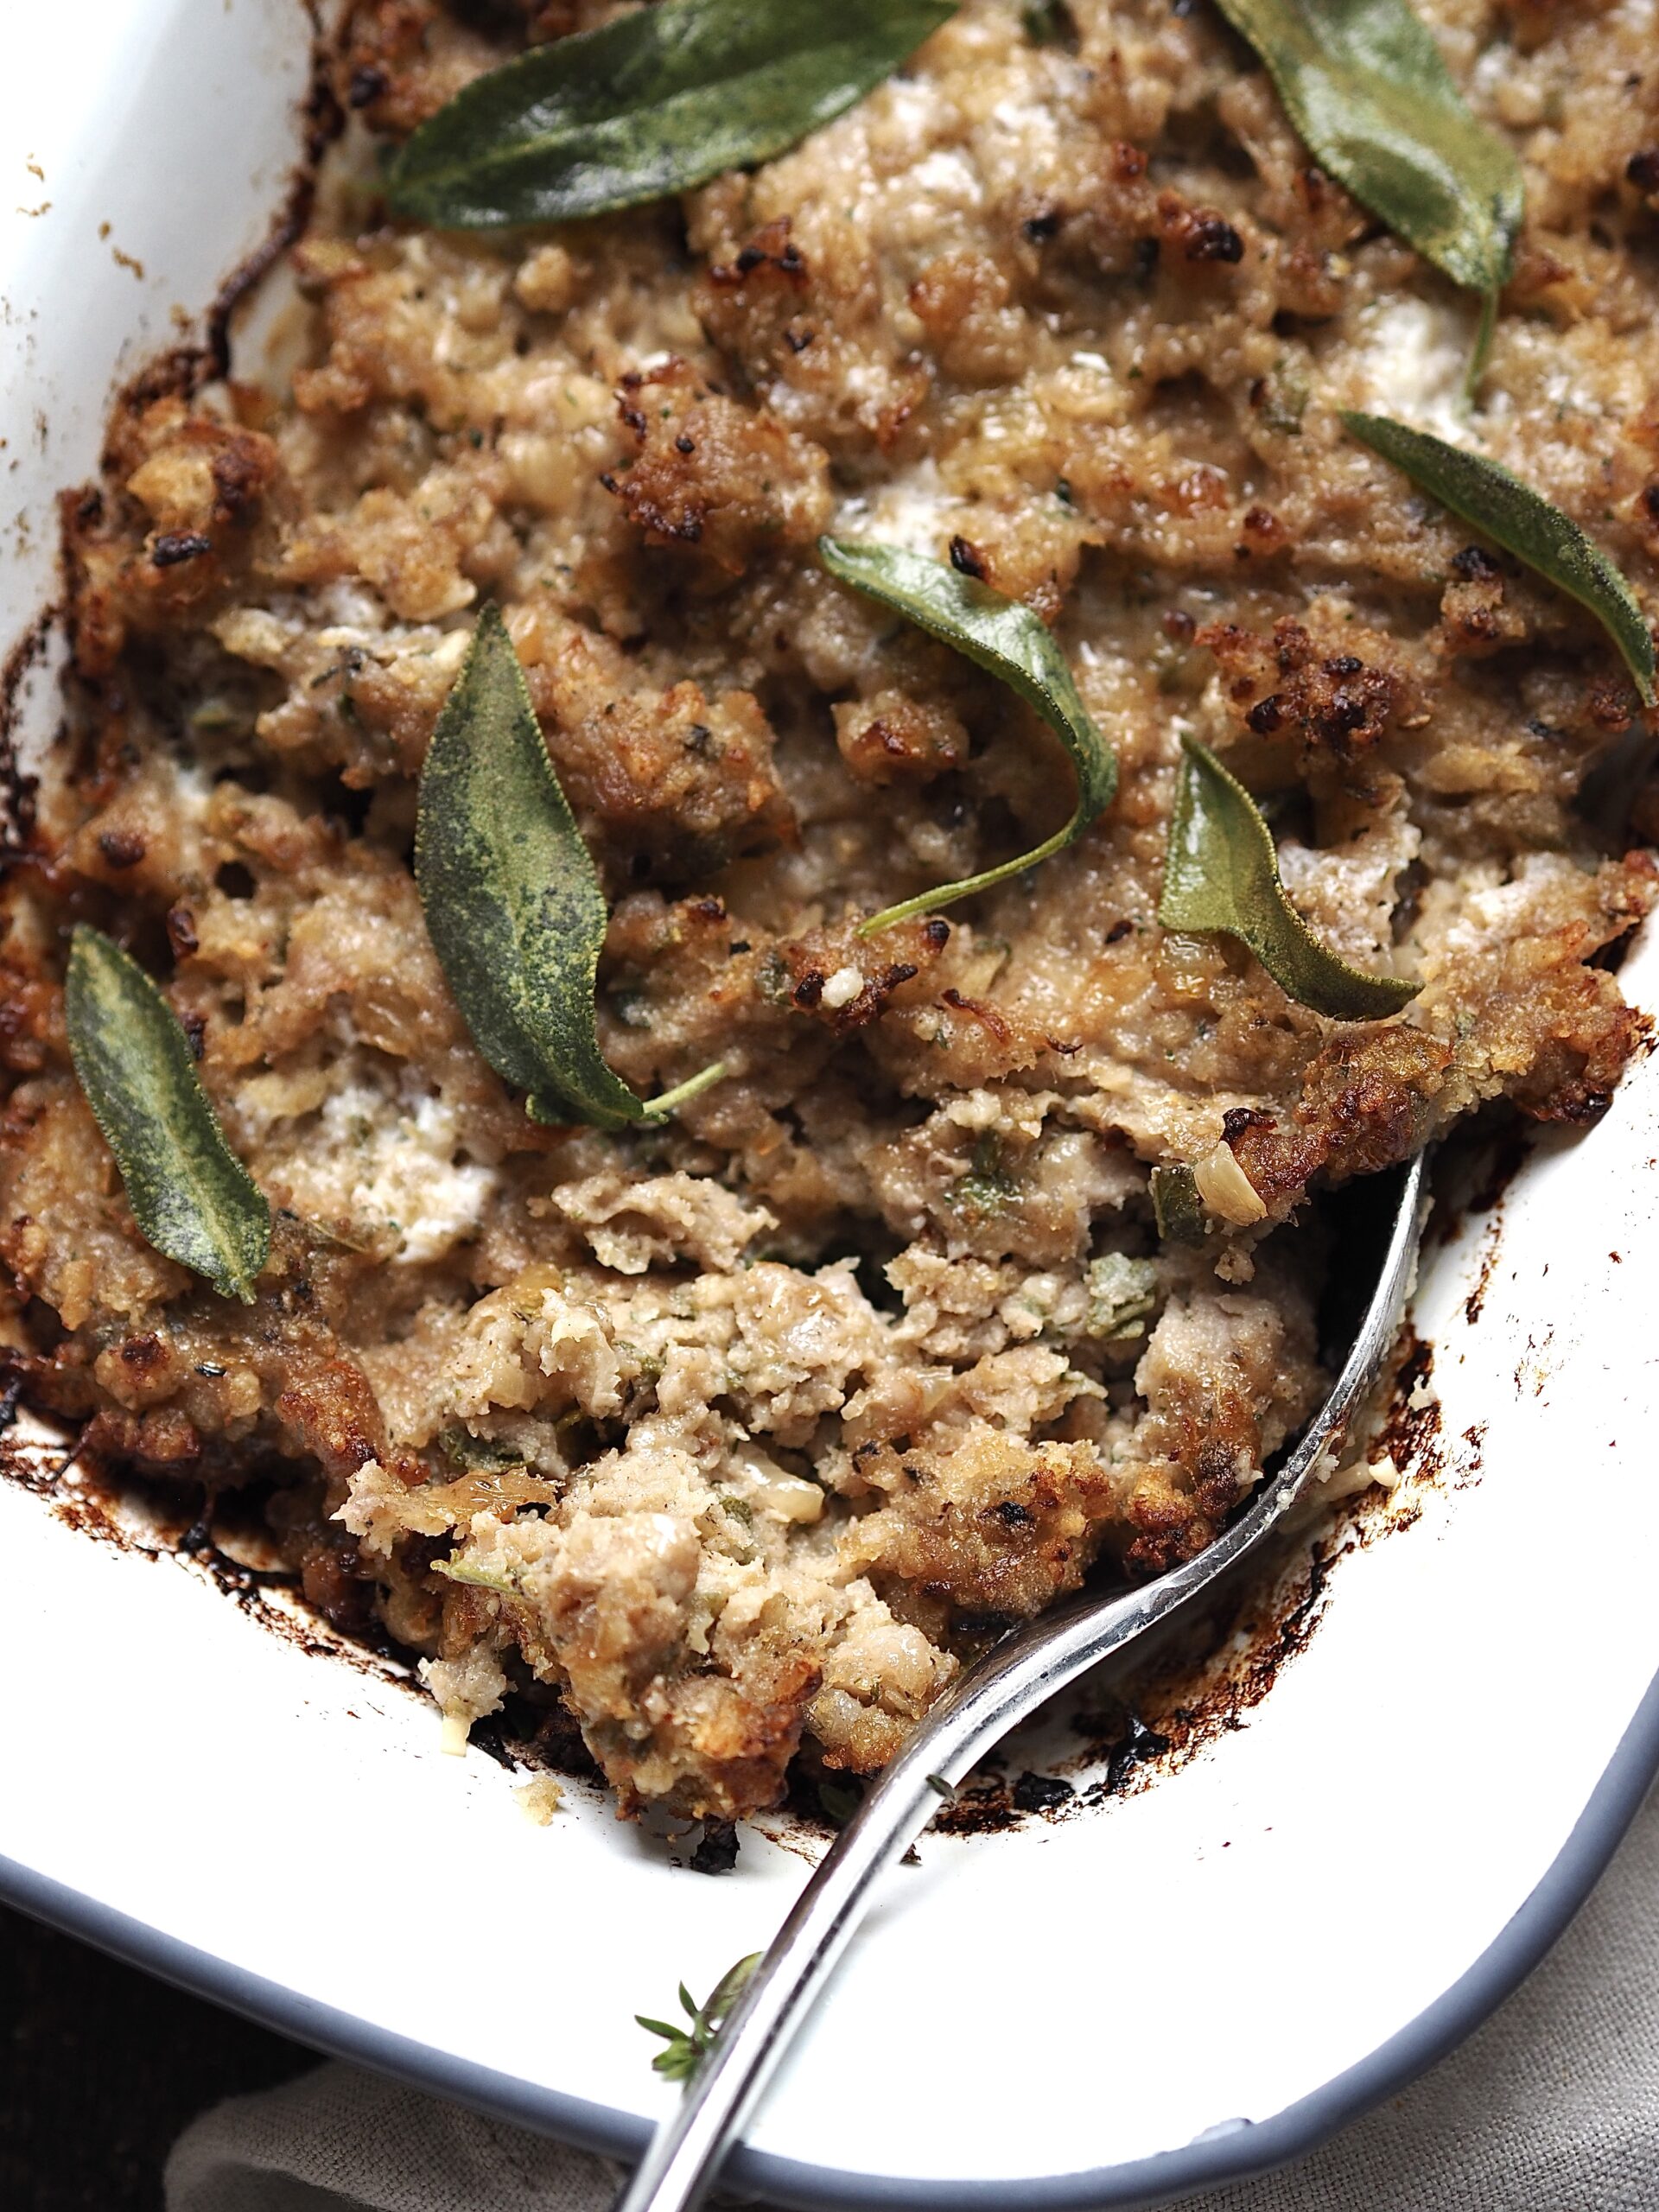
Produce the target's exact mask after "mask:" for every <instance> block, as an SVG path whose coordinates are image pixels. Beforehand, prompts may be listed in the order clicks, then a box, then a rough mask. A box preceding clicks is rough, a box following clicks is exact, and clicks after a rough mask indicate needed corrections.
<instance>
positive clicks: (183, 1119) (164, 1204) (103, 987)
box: [63, 922, 270, 1306]
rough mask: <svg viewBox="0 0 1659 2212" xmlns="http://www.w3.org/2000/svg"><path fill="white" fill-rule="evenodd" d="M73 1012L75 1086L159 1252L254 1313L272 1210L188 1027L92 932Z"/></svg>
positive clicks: (129, 961) (76, 961) (76, 964)
mask: <svg viewBox="0 0 1659 2212" xmlns="http://www.w3.org/2000/svg"><path fill="white" fill-rule="evenodd" d="M63 1011H64V1020H65V1023H66V1026H67V1029H68V1032H69V1052H70V1057H71V1058H72V1059H73V1062H74V1067H75V1076H76V1079H77V1081H78V1082H79V1084H80V1087H81V1090H83V1091H84V1092H85V1093H86V1103H87V1104H88V1105H89V1106H90V1107H91V1108H92V1113H93V1115H94V1116H95V1117H96V1119H97V1122H98V1126H99V1128H100V1129H102V1131H103V1132H104V1137H105V1142H106V1143H107V1144H108V1146H109V1147H110V1150H111V1152H112V1153H113V1154H115V1164H116V1166H118V1168H119V1169H120V1171H121V1180H122V1183H123V1185H124V1187H125V1190H126V1193H127V1204H128V1205H130V1207H131V1208H132V1217H133V1219H134V1220H135V1221H136V1222H137V1224H138V1226H139V1228H140V1230H142V1231H143V1234H144V1236H146V1237H147V1238H148V1240H149V1243H151V1244H153V1245H154V1246H155V1248H156V1250H157V1251H158V1252H162V1253H164V1254H165V1255H166V1256H167V1257H168V1259H169V1260H176V1261H177V1262H178V1263H179V1265H180V1266H181V1268H190V1269H191V1271H192V1272H193V1273H194V1274H199V1275H205V1276H206V1278H207V1281H209V1282H210V1283H212V1284H213V1287H214V1289H215V1290H217V1291H220V1292H222V1293H223V1294H224V1295H225V1296H226V1298H239V1299H240V1300H242V1302H243V1304H244V1305H245V1306H251V1305H252V1303H253V1286H254V1281H255V1278H256V1277H257V1275H258V1274H259V1271H260V1269H261V1268H263V1267H264V1264H265V1262H266V1260H267V1259H268V1258H269V1257H270V1206H269V1205H267V1204H266V1202H265V1200H264V1197H263V1196H262V1195H261V1193H260V1191H259V1188H258V1186H257V1184H256V1183H255V1182H254V1180H253V1179H252V1177H251V1175H250V1174H249V1173H248V1171H247V1169H246V1168H245V1166H243V1165H242V1163H241V1161H240V1160H238V1158H237V1156H236V1154H234V1153H233V1152H232V1150H231V1147H230V1146H229V1145H228V1144H227V1143H226V1141H225V1132H224V1130H223V1129H222V1128H220V1127H219V1116H218V1115H217V1114H215V1113H214V1111H213V1105H212V1103H211V1102H210V1100H209V1099H208V1096H207V1092H206V1091H205V1090H203V1089H202V1087H201V1078H200V1077H199V1076H198V1075H197V1073H196V1064H195V1061H194V1058H192V1056H191V1052H190V1040H189V1039H188V1037H187V1036H186V1035H185V1033H184V1029H183V1027H182V1025H181V1022H180V1020H179V1017H178V1016H177V1014H175V1013H174V1011H173V1009H172V1007H170V1006H169V1005H168V1002H167V1001H166V1000H165V999H164V998H163V997H162V995H161V993H160V991H158V990H157V989H156V986H155V984H154V983H153V982H151V981H150V979H149V976H147V975H146V974H145V973H144V971H143V969H142V968H141V967H140V966H139V965H138V963H137V961H136V960H134V959H133V958H132V957H130V954H128V953H125V952H123V951H122V950H121V948H120V946H119V945H118V944H114V943H112V942H111V939H110V938H107V937H105V934H104V932H103V931H101V930H95V929H92V928H91V927H89V926H88V925H86V923H85V922H82V923H79V924H78V925H77V926H76V929H75V933H74V936H73V939H72V940H71V944H70V950H69V970H68V974H67V977H66V979H65V982H64V992H63Z"/></svg>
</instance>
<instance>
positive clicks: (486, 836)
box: [415, 606, 725, 1129]
mask: <svg viewBox="0 0 1659 2212" xmlns="http://www.w3.org/2000/svg"><path fill="white" fill-rule="evenodd" d="M415 880H416V885H417V886H418V887H419V890H420V894H421V905H422V906H423V909H424V910H425V913H426V926H427V932H428V934H429V936H430V938H431V939H432V944H433V948H434V950H435V951H436V953H437V956H438V959H439V962H440V963H441V964H442V969H443V972H444V974H445V976H447V977H448V982H449V988H450V989H451V990H452V991H453V992H454V996H455V1003H456V1005H457V1006H458V1007H460V1008H461V1015H462V1018H463V1019H464V1020H465V1021H466V1024H467V1028H468V1029H469V1030H470V1031H471V1032H472V1036H473V1041H474V1044H475V1045H476V1046H478V1049H479V1051H480V1052H482V1053H483V1055H484V1057H485V1058H486V1060H487V1061H488V1062H489V1064H490V1065H491V1066H492V1067H493V1069H494V1070H495V1071H496V1073H497V1074H498V1075H499V1076H501V1077H504V1078H505V1081H506V1082H508V1083H511V1084H517V1085H518V1088H519V1089H520V1090H524V1091H527V1092H528V1093H529V1099H528V1102H527V1103H528V1106H529V1110H530V1113H531V1116H532V1118H533V1119H534V1120H536V1121H538V1122H568V1121H570V1120H572V1119H575V1120H580V1121H583V1122H592V1123H594V1125H595V1126H596V1127H597V1128H602V1129H620V1128H624V1127H626V1125H627V1123H629V1122H639V1121H644V1120H646V1119H648V1118H655V1117H656V1116H659V1115H663V1114H669V1113H671V1112H672V1111H673V1110H674V1109H675V1108H676V1107H677V1106H679V1105H681V1104H683V1102H684V1101H685V1100H686V1099H687V1098H690V1097H691V1096H693V1095H694V1094H695V1093H696V1092H697V1091H699V1090H703V1089H704V1088H706V1086H707V1085H708V1084H711V1083H715V1082H716V1081H718V1079H719V1077H721V1075H722V1074H723V1073H724V1072H725V1071H724V1068H723V1066H721V1065H719V1064H716V1065H715V1066H714V1067H711V1068H705V1069H704V1070H703V1071H702V1074H701V1075H697V1076H693V1077H691V1079H690V1082H689V1083H683V1084H679V1085H678V1086H677V1088H676V1089H675V1090H671V1091H665V1092H664V1094H663V1096H661V1097H659V1098H655V1099H652V1101H650V1103H646V1102H645V1100H643V1099H640V1098H637V1097H636V1096H634V1094H633V1092H632V1090H629V1088H628V1086H627V1084H626V1083H624V1082H623V1080H622V1078H621V1077H620V1076H619V1075H617V1074H615V1073H614V1072H613V1071H612V1069H610V1068H609V1067H607V1065H606V1064H605V1061H604V1058H603V1057H602V1056H601V1052H600V1049H599V1038H598V1035H597V1033H596V1032H595V1029H594V988H595V984H596V980H597V977H598V973H599V956H600V951H601V947H602V946H603V944H604V942H605V924H606V918H607V917H606V910H605V897H604V893H603V892H602V891H601V889H600V884H599V877H598V874H597V873H596V872H595V870H594V863H593V861H592V858H591V857H590V855H589V854H588V848H587V846H586V845H584V844H583V842H582V832H581V831H580V830H579V829H577V827H576V822H575V816H574V815H573V814H572V813H571V811H570V807H569V801H568V800H567V799H566V798H565V796H564V793H563V791H562V790H561V789H560V787H559V779H558V778H557V777H556V775H555V774H554V772H553V764H552V762H551V761H550V760H549V759H548V757H547V747H546V746H545V745H544V744H543V742H542V733H541V728H540V726H539V725H538V723H537V720H536V710H535V709H534V707H533V706H532V705H531V697H530V689H529V686H528V685H527V684H526V683H525V682H524V670H523V669H522V668H521V667H520V666H519V664H518V654H517V653H516V652H514V651H513V646H512V639H511V638H510V637H509V636H508V635H507V626H506V624H505V622H504V621H503V620H502V619H501V614H500V610H499V608H498V607H493V606H490V607H486V608H485V610H484V612H483V613H482V614H481V615H480V618H479V623H478V627H477V629H476V631H475V632H474V636H473V642H472V645H470V647H469V648H468V650H467V658H466V660H465V661H464V663H463V664H462V665H461V674H460V675H459V676H458V677H456V679H455V684H454V690H452V691H451V692H450V694H449V696H448V700H447V701H446V702H444V709H443V712H442V714H441V715H439V717H438V723H437V728H436V729H435V731H434V732H433V734H432V743H431V745H430V747H429V748H428V752H427V756H426V765H425V766H424V768H423V770H422V772H421V788H420V798H419V804H418V810H417V813H416V829H415Z"/></svg>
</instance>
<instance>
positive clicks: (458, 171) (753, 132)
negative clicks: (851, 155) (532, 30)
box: [385, 0, 955, 230]
mask: <svg viewBox="0 0 1659 2212" xmlns="http://www.w3.org/2000/svg"><path fill="white" fill-rule="evenodd" d="M954 13H955V0H836V5H835V6H834V7H829V8H826V7H823V6H822V5H821V4H819V0H663V4H661V5H659V6H656V7H650V8H641V9H639V10H635V11H634V12H633V13H632V14H629V15H626V16H617V17H616V18H615V20H614V21H613V22H608V23H604V24H601V26H600V27H599V29H596V30H590V31H581V32H578V33H576V34H575V35H574V36H572V37H569V38H561V39H556V40H554V41H553V42H552V43H551V44H550V45H548V46H537V47H532V48H531V49H530V51H529V52H528V53H527V54H519V55H518V57H517V58H516V59H515V60H512V61H509V62H506V63H505V64H504V65H503V67H500V68H499V69H493V70H491V71H490V72H489V73H488V74H487V75H486V76H482V77H479V78H476V79H474V81H473V82H472V83H471V84H470V85H467V86H464V87H463V88H462V90H461V91H460V92H457V93H456V95H455V97H454V99H452V100H450V101H449V102H448V105H446V106H444V107H442V108H440V109H439V111H438V112H437V113H436V114H435V116H432V117H431V118H429V120H428V121H427V122H425V123H423V124H421V126H420V128H419V129H418V130H416V131H415V132H414V133H413V134H412V136H411V137H409V138H408V139H407V140H406V141H405V142H404V145H403V146H402V147H401V148H400V149H399V150H398V152H397V154H396V155H395V156H393V157H392V160H391V163H390V165H389V167H388V169H387V172H386V177H385V184H386V190H387V195H388V198H389V200H390V202H391V207H392V210H393V212H394V213H397V214H399V215H406V216H409V217H410V218H411V219H413V220H415V221H416V222H423V223H435V224H437V225H439V226H442V227H445V228H448V229H461V230H471V229H483V228H488V227H491V226H499V225H505V224H512V223H565V222H569V221H570V220H572V219H574V218H575V217H578V216H584V215H601V214H604V213H607V212H608V211H610V210H613V209H615V208H618V207H637V206H638V205H639V203H640V202H641V201H643V200H659V199H661V198H663V197H664V194H669V193H674V192H683V191H685V190H686V189H687V188H689V187H690V186H692V185H694V184H702V183H703V182H704V181H706V180H707V179H708V178H709V177H711V176H718V175H720V173H721V170H723V169H731V168H743V167H745V166H747V164H748V163H750V162H761V161H765V160H766V159H768V158H769V157H770V156H772V155H773V154H779V153H782V152H783V150H784V149H785V147H787V146H792V145H793V144H794V143H796V141H797V140H798V139H801V138H804V137H805V136H806V135H807V133H808V132H809V131H810V130H817V128H818V126H819V124H824V123H828V122H829V119H830V118H831V117H832V116H836V115H839V114H840V113H841V112H842V110H843V109H844V108H849V107H850V106H851V105H853V103H854V101H855V100H856V99H861V97H862V96H863V94H864V93H866V92H868V91H869V89H870V87H871V86H873V85H877V84H880V81H881V79H883V78H884V77H886V76H888V75H890V74H891V73H892V72H893V70H894V69H895V68H897V67H898V66H899V63H900V62H901V61H902V60H905V58H906V55H907V54H911V53H912V52H913V51H914V49H915V48H917V47H918V46H919V45H920V44H921V42H922V41H923V40H924V39H925V38H926V37H927V36H928V35H929V34H930V33H931V32H932V31H936V30H937V29H938V28H939V26H940V24H941V23H944V22H948V21H949V19H950V16H952V15H953V14H954Z"/></svg>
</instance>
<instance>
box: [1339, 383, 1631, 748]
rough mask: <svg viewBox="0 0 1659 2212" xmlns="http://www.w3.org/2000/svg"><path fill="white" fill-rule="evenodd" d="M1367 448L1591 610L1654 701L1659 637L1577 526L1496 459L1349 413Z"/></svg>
mask: <svg viewBox="0 0 1659 2212" xmlns="http://www.w3.org/2000/svg"><path fill="white" fill-rule="evenodd" d="M1342 419H1343V421H1344V423H1345V424H1346V425H1347V427H1348V429H1350V430H1351V431H1352V433H1353V435H1355V437H1357V439H1358V440H1359V441H1360V442H1361V444H1362V445H1368V446H1370V448H1371V451H1372V452H1373V453H1378V454H1382V456H1383V460H1384V461H1392V462H1393V463H1394V466H1395V467H1396V468H1399V469H1403V470H1404V472H1405V474H1407V475H1408V476H1409V477H1410V479H1411V480H1412V482H1413V483H1414V484H1416V485H1419V486H1421V488H1422V489H1423V490H1424V491H1425V492H1427V493H1428V494H1429V496H1430V498H1431V499H1438V500H1439V501H1440V505H1442V506H1443V507H1450V508H1451V510H1452V513H1453V514H1454V515H1460V516H1461V517H1462V518H1463V520H1464V521H1465V522H1467V523H1472V524H1474V526H1475V528H1476V529H1477V530H1478V531H1481V532H1482V533H1483V535H1484V536H1485V537H1490V538H1491V539H1492V541H1493V542H1494V543H1496V544H1498V545H1501V546H1502V547H1503V550H1504V551H1505V552H1506V553H1513V554H1514V556H1515V557H1516V560H1517V561H1524V562H1525V563H1526V564H1527V566H1528V567H1529V569H1535V570H1536V571H1537V573H1538V574H1539V575H1541V576H1542V577H1544V578H1545V579H1546V580H1547V581H1548V582H1550V583H1553V584H1554V586H1555V587H1556V588H1557V589H1558V590H1560V591H1564V592H1566V593H1567V596H1568V597H1569V598H1570V599H1576V600H1577V601H1578V602H1579V604H1580V607H1588V608H1589V610H1590V612H1591V613H1592V614H1593V615H1594V616H1595V618H1596V620H1597V621H1598V622H1599V623H1600V625H1601V626H1602V628H1603V629H1604V630H1605V631H1606V632H1607V634H1608V636H1609V637H1610V638H1611V639H1612V641H1613V643H1614V644H1615V645H1617V646H1618V650H1619V652H1621V653H1622V654H1623V655H1624V664H1625V666H1626V667H1627V668H1628V669H1629V670H1630V674H1631V675H1632V676H1633V677H1635V678H1636V688H1637V690H1638V691H1639V692H1640V693H1641V694H1642V702H1643V705H1644V706H1648V707H1651V706H1652V705H1654V703H1655V698H1656V695H1655V690H1654V651H1653V634H1652V632H1651V631H1649V628H1648V624H1647V618H1646V617H1645V616H1644V615H1643V612H1642V609H1641V607H1639V606H1638V605H1637V600H1636V594H1634V593H1633V592H1632V591H1631V589H1630V586H1629V584H1627V583H1626V582H1625V581H1624V577H1623V576H1622V575H1620V574H1619V573H1618V569H1616V568H1615V567H1614V566H1613V564H1612V563H1611V561H1610V560H1609V559H1608V558H1607V556H1606V555H1605V553H1604V552H1603V551H1602V550H1601V548H1600V547H1599V545H1596V544H1593V543H1592V542H1591V540H1590V539H1589V538H1587V537H1586V536H1585V534H1584V532H1583V531H1581V530H1580V528H1579V525H1578V524H1577V523H1575V522H1573V521H1572V520H1571V519H1570V518H1569V517H1567V516H1566V515H1564V514H1563V513H1562V512H1561V511H1560V508H1559V507H1557V506H1552V505H1551V504H1550V502H1549V501H1548V499H1545V498H1544V497H1543V495H1542V494H1541V493H1538V492H1535V491H1534V490H1533V488H1532V486H1530V485H1529V484H1523V483H1522V480H1521V479H1520V478H1519V477H1518V476H1514V475H1511V474H1510V471H1509V470H1508V469H1507V468H1505V467H1503V466H1502V465H1501V464H1500V463H1499V462H1497V461H1488V460H1487V459H1486V458H1485V457H1484V454H1478V453H1471V452H1469V451H1468V450H1467V448H1465V447H1463V446H1452V445H1447V443H1446V440H1445V439H1444V438H1437V437H1435V436H1433V435H1432V434H1431V433H1430V432H1429V431H1427V430H1412V429H1407V427H1406V425H1405V424H1404V423H1395V422H1391V421H1390V420H1389V417H1388V416H1386V415H1360V414H1347V415H1344V416H1343V418H1342Z"/></svg>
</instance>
